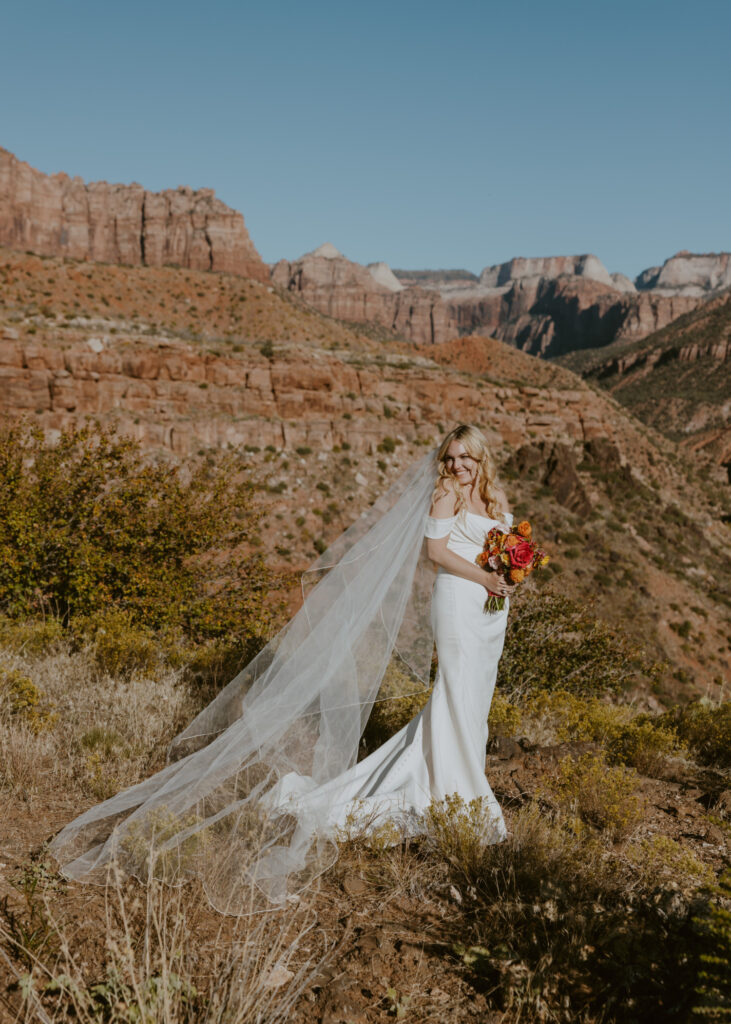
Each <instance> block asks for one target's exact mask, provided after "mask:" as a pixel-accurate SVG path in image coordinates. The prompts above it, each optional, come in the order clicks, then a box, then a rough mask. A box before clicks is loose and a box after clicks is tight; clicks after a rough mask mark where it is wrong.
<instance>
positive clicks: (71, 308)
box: [0, 250, 728, 696]
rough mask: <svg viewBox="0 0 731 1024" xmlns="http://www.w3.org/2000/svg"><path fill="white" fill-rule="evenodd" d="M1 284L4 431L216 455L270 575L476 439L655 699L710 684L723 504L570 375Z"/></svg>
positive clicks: (176, 288)
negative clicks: (235, 462) (444, 446)
mask: <svg viewBox="0 0 731 1024" xmlns="http://www.w3.org/2000/svg"><path fill="white" fill-rule="evenodd" d="M0 280H2V298H3V307H2V314H1V315H2V322H1V323H0V338H2V342H1V345H0V371H1V372H2V378H1V387H2V399H1V400H2V412H3V416H4V417H5V418H6V419H9V420H10V419H14V418H16V417H18V416H25V417H27V418H30V419H31V420H32V421H33V422H35V423H37V424H38V425H39V426H41V427H42V428H43V429H44V430H45V431H47V432H51V433H53V432H57V431H60V430H63V429H65V428H68V427H71V426H73V425H79V424H83V423H84V422H86V421H87V420H88V419H89V418H90V417H92V418H94V419H96V420H98V421H100V422H101V423H104V424H108V425H114V426H115V427H116V428H117V429H118V430H119V431H120V432H121V433H123V434H128V435H131V436H132V437H135V438H137V439H139V440H140V441H142V443H143V444H144V445H146V446H147V447H148V448H150V449H151V450H159V451H162V452H167V453H168V456H167V457H169V458H170V457H172V458H174V459H179V458H191V457H200V456H201V455H203V454H205V453H209V454H211V455H213V456H215V455H216V453H217V452H220V451H223V450H230V449H233V450H235V451H236V452H237V453H238V454H239V457H240V459H241V461H242V464H243V465H246V466H248V467H255V469H256V472H257V473H258V474H260V482H261V485H262V487H263V488H264V493H265V494H266V495H267V500H268V501H269V503H270V505H271V510H272V511H271V516H270V518H269V522H268V525H267V527H266V528H265V531H264V534H263V538H264V544H265V546H266V548H267V551H268V553H269V557H270V559H271V561H272V563H273V564H277V565H280V566H282V567H290V568H293V569H301V568H303V567H304V566H305V565H306V564H307V563H308V561H309V560H311V559H312V558H313V557H314V556H315V554H316V552H317V550H318V549H319V548H320V547H321V546H322V545H324V544H326V543H327V542H328V541H329V540H330V539H332V538H333V537H334V536H335V535H337V533H338V532H339V531H340V530H341V529H343V528H344V527H346V526H347V525H349V523H350V522H351V521H352V520H353V519H354V518H355V517H356V516H357V514H358V513H359V512H360V510H361V508H362V507H364V505H366V504H369V503H370V502H372V501H373V500H374V499H375V498H376V497H377V495H378V494H379V493H380V492H381V491H382V490H383V489H384V488H385V487H387V485H388V482H389V481H390V480H392V479H394V478H395V476H396V475H397V474H398V472H399V471H400V468H401V466H403V464H404V461H405V460H408V461H412V460H414V459H416V458H418V457H419V454H420V453H421V452H422V451H423V450H424V446H428V445H431V444H433V443H434V442H435V441H436V439H437V438H438V437H439V435H440V434H442V433H443V431H444V430H445V429H447V428H448V427H449V425H450V424H451V423H454V422H459V421H474V422H478V423H481V424H482V425H483V426H484V428H485V429H486V431H487V433H488V436H489V437H490V438H491V440H492V442H493V444H494V446H495V450H496V454H497V456H498V459H499V461H500V463H501V465H502V467H503V474H504V476H505V478H506V483H507V486H508V489H509V492H510V496H511V498H512V500H513V501H514V503H515V507H516V510H517V511H518V512H519V513H520V514H528V515H530V516H531V518H533V519H535V520H536V524H537V526H538V528H539V530H540V532H541V535H542V536H543V537H545V540H546V542H547V543H549V544H552V545H553V546H554V553H555V556H556V557H555V572H556V573H557V579H559V578H560V581H561V582H560V586H561V587H562V588H564V589H565V590H566V591H567V592H569V593H572V594H574V595H576V596H581V597H582V598H585V599H589V600H591V602H592V603H593V604H595V606H596V608H597V610H598V611H599V612H600V613H601V614H602V615H605V616H606V617H607V618H608V619H609V620H610V621H614V622H617V623H618V624H619V623H627V624H629V628H630V629H631V631H633V632H634V634H635V636H636V637H637V639H638V641H640V642H641V643H642V644H643V645H646V646H647V647H648V650H649V651H651V652H652V654H653V656H654V657H656V658H659V659H661V660H662V661H663V662H664V663H665V668H664V670H663V672H662V684H661V690H662V692H663V693H665V694H667V695H668V696H670V695H674V694H679V693H684V694H686V695H687V696H690V695H692V694H694V693H699V692H702V691H703V692H705V690H706V689H707V688H708V686H709V685H711V686H713V685H717V684H720V683H721V680H722V676H723V673H724V671H725V666H726V661H727V650H728V648H727V643H728V638H727V637H726V635H725V632H724V628H723V622H724V615H723V609H724V608H725V607H726V605H725V604H724V602H725V601H727V600H728V598H727V596H726V595H727V593H728V591H727V587H728V576H727V572H728V561H727V553H726V551H725V548H724V544H723V542H722V540H721V537H720V535H719V534H718V531H717V524H718V523H719V521H720V519H721V517H722V516H723V515H724V514H725V513H724V509H725V506H724V500H725V499H724V496H723V494H719V492H718V490H717V488H716V486H715V483H714V477H713V475H712V474H710V475H709V471H708V470H707V468H706V469H704V467H694V466H691V467H690V468H687V467H686V465H685V464H684V462H683V461H682V460H681V459H680V457H679V451H678V449H677V448H676V446H675V444H674V443H673V442H672V441H671V440H670V439H667V438H665V437H664V436H663V435H661V434H659V433H657V432H655V431H653V430H651V429H648V428H647V427H646V426H645V425H643V424H642V423H641V422H640V421H638V420H636V419H635V418H633V417H632V416H630V415H628V414H627V413H626V412H625V411H624V409H623V408H622V406H620V405H619V404H618V403H617V402H616V401H615V400H613V399H612V398H611V397H609V396H607V395H605V394H604V393H603V392H602V391H601V390H599V391H597V390H596V389H595V388H593V387H590V386H588V384H587V383H585V382H584V381H582V380H581V379H580V378H579V377H577V376H575V375H574V374H573V373H571V372H570V371H568V370H566V369H564V368H562V367H558V366H556V365H555V364H553V363H549V362H545V361H542V360H537V359H535V358H533V357H531V356H529V355H527V354H525V353H522V352H518V351H516V350H515V349H514V348H512V347H511V346H508V345H506V344H504V343H502V342H499V341H496V340H494V339H489V338H465V339H460V340H456V341H454V342H449V343H445V344H443V345H429V346H425V347H423V348H421V349H418V350H415V349H414V348H413V347H412V346H409V345H406V344H404V343H402V342H398V341H388V340H384V339H381V340H376V339H374V338H373V337H369V336H368V335H366V334H362V333H359V332H358V331H355V330H354V329H353V328H351V327H348V326H347V325H345V324H343V323H342V322H339V321H337V320H335V319H333V318H328V317H322V316H321V315H319V314H317V313H315V312H314V311H312V310H311V309H309V308H308V307H306V306H303V305H302V304H301V303H299V302H298V301H297V300H295V299H293V298H292V297H291V296H290V295H289V293H288V292H286V291H284V292H280V291H279V290H278V289H275V288H273V287H272V286H268V287H267V286H264V285H262V284H261V283H259V282H256V281H250V280H245V279H242V278H240V277H237V276H234V275H225V274H210V273H205V272H200V271H193V270H182V269H181V270H175V269H172V268H159V269H158V268H144V267H140V268H129V267H110V266H100V265H97V264H92V263H81V262H77V261H72V260H68V259H62V258H59V257H53V258H41V257H36V256H27V255H20V254H18V253H15V252H12V251H10V250H6V251H4V252H3V253H2V254H1V255H0ZM704 473H705V475H704ZM658 513H660V514H659V516H658ZM690 523H694V524H697V526H698V527H700V529H702V530H703V531H704V533H705V535H706V536H707V539H708V546H707V548H705V549H704V553H703V555H702V556H701V557H700V559H699V558H698V557H697V555H696V553H695V550H694V545H693V543H692V539H691V536H690V535H689V531H688V526H689V524H690ZM282 524H285V525H284V530H283V534H282ZM655 524H657V525H655ZM619 595H621V600H618V596H619ZM694 638H697V639H695V641H694ZM701 638H702V640H701ZM658 685H660V684H658Z"/></svg>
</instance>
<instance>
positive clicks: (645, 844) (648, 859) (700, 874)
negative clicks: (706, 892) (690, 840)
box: [624, 835, 714, 888]
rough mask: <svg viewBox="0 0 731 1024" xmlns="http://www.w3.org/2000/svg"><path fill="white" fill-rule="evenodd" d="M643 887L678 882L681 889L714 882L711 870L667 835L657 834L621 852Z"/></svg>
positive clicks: (632, 844)
mask: <svg viewBox="0 0 731 1024" xmlns="http://www.w3.org/2000/svg"><path fill="white" fill-rule="evenodd" d="M624 855H625V857H626V858H627V861H628V862H629V863H630V864H631V865H632V867H633V869H634V870H635V872H636V874H637V877H638V879H639V880H640V882H641V884H642V885H643V886H646V887H648V888H653V887H655V886H657V885H659V884H660V883H662V882H665V881H669V882H674V881H676V880H677V879H681V880H682V882H683V885H684V886H686V887H687V886H691V887H698V886H701V885H708V884H709V883H710V882H712V881H713V877H714V876H713V871H712V870H711V869H710V868H709V867H708V865H707V864H704V863H703V861H700V860H698V858H697V857H696V855H695V854H694V853H693V852H692V850H688V849H686V848H685V847H684V846H682V845H681V844H680V843H677V842H676V841H675V840H674V839H671V838H670V836H663V835H656V836H652V837H651V838H650V839H641V840H640V841H639V842H636V843H629V844H628V846H627V847H626V849H625V851H624Z"/></svg>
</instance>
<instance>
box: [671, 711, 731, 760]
mask: <svg viewBox="0 0 731 1024" xmlns="http://www.w3.org/2000/svg"><path fill="white" fill-rule="evenodd" d="M660 721H661V722H662V724H663V725H665V726H667V727H669V728H672V729H674V730H675V731H676V732H677V734H678V736H679V737H680V738H681V740H683V741H684V742H685V743H687V744H688V746H689V747H690V749H691V751H692V753H693V755H694V757H696V758H697V759H698V760H699V761H701V762H702V763H703V764H710V765H715V766H716V767H718V768H729V767H731V701H728V700H727V701H723V702H722V703H719V704H714V703H713V702H711V701H707V700H699V701H693V702H692V703H691V704H686V705H685V706H684V707H675V708H672V709H671V710H670V711H666V712H665V714H664V715H662V716H661V719H660Z"/></svg>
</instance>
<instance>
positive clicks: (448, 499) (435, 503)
mask: <svg viewBox="0 0 731 1024" xmlns="http://www.w3.org/2000/svg"><path fill="white" fill-rule="evenodd" d="M456 506H457V495H456V494H455V490H454V483H453V482H452V481H451V480H450V479H449V478H447V479H446V480H440V482H439V484H438V485H437V488H436V490H435V492H434V497H433V498H432V503H431V508H430V509H429V515H430V516H433V517H434V518H435V519H449V518H451V516H453V515H454V514H455V512H456Z"/></svg>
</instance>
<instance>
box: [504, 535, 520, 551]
mask: <svg viewBox="0 0 731 1024" xmlns="http://www.w3.org/2000/svg"><path fill="white" fill-rule="evenodd" d="M522 543H523V538H522V537H520V536H519V535H518V534H517V533H509V534H508V535H507V537H506V538H505V547H506V548H514V547H515V545H516V544H522Z"/></svg>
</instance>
